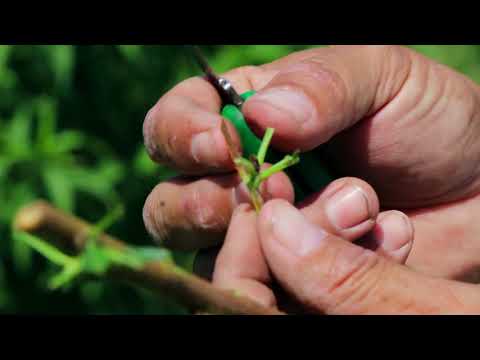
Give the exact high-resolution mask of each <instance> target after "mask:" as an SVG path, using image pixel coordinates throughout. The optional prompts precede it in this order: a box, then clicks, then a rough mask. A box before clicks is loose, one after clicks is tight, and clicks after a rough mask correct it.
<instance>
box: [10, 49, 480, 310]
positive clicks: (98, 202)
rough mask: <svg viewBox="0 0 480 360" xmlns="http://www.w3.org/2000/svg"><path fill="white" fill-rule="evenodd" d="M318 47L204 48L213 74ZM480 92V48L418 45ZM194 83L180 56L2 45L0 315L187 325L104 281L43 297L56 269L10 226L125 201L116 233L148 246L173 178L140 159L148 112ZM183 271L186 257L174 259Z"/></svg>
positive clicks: (165, 306)
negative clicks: (153, 216)
mask: <svg viewBox="0 0 480 360" xmlns="http://www.w3.org/2000/svg"><path fill="white" fill-rule="evenodd" d="M309 47H312V46H302V45H284V46H279V45H275V46H266V45H258V46H255V45H249V46H207V47H204V50H205V52H206V54H207V55H208V57H209V58H210V60H211V63H212V65H213V67H214V68H215V69H216V70H217V71H218V72H222V71H225V70H228V69H230V68H232V67H235V66H241V65H247V64H248V65H255V64H261V63H264V62H268V61H272V60H274V59H276V58H278V57H281V56H285V55H287V54H289V53H291V52H293V51H297V50H301V49H305V48H309ZM412 47H413V48H415V49H416V50H418V51H420V52H422V53H423V54H425V55H427V56H429V57H431V58H433V59H436V60H437V61H440V62H442V63H444V64H446V65H449V66H452V67H453V68H455V69H457V70H459V71H461V72H463V73H465V74H466V75H468V76H469V77H471V78H472V79H473V80H475V81H477V82H479V81H480V46H477V45H475V46H460V45H458V46H457V45H455V46H438V45H435V46H429V45H420V46H412ZM193 75H198V70H197V68H196V67H195V66H194V65H193V64H192V63H191V61H190V59H189V58H187V56H186V54H185V52H184V49H183V48H182V47H181V46H113V45H112V46H0V204H1V205H0V312H1V313H48V314H55V313H59V314H65V313H69V314H182V313H185V311H184V309H183V308H182V307H181V306H179V305H178V304H175V303H174V302H172V301H170V300H169V299H167V298H159V297H158V296H154V295H152V294H150V293H148V292H146V291H143V290H139V289H135V288H132V287H130V286H126V285H120V284H118V283H111V282H106V281H84V282H77V283H76V285H75V286H73V287H72V288H70V289H68V290H64V291H57V292H51V291H48V290H46V285H45V284H46V280H47V278H48V276H50V275H51V274H52V272H54V271H56V270H57V269H56V268H55V267H54V266H53V265H51V264H49V263H47V262H46V261H45V260H44V259H43V258H42V257H40V256H39V255H37V254H35V253H33V252H32V251H31V250H30V249H29V248H28V247H26V245H23V243H19V242H14V241H13V240H11V236H10V224H11V221H12V218H13V216H14V214H15V212H16V210H17V209H18V208H19V207H20V206H22V205H24V204H26V203H28V202H30V201H32V200H34V199H37V198H44V199H47V200H49V201H51V202H53V203H54V204H55V205H57V206H58V207H60V208H63V209H65V210H67V211H71V212H74V213H75V214H77V215H78V216H80V217H83V218H85V219H86V220H88V221H91V222H95V221H97V220H98V219H99V218H100V217H102V216H103V215H104V214H105V213H106V212H107V211H108V209H109V208H110V207H111V206H112V205H113V204H116V203H117V202H119V201H120V202H121V203H122V204H123V205H124V206H125V208H126V215H125V216H124V218H123V219H122V220H121V221H119V222H118V223H117V224H116V225H114V227H113V228H112V229H111V231H110V232H111V233H112V234H114V235H117V236H119V237H120V238H121V239H123V240H125V241H128V242H129V243H132V244H141V245H151V240H150V239H149V237H148V236H147V234H146V232H145V230H144V227H143V222H142V206H143V201H144V199H145V198H146V196H147V194H148V193H149V191H150V190H151V188H153V186H154V185H155V184H156V183H158V182H159V181H161V180H162V179H164V178H166V177H169V176H171V175H172V173H171V172H170V171H169V170H168V169H166V168H162V167H160V166H158V165H156V164H154V163H152V162H151V161H150V160H149V158H148V156H147V155H146V153H145V151H144V149H143V142H142V141H143V139H142V122H143V119H144V116H145V114H146V112H147V111H148V109H149V108H150V107H151V106H152V105H153V104H154V103H155V102H156V101H157V100H158V98H159V97H160V96H162V94H164V93H165V92H166V91H167V90H168V89H169V88H171V87H172V86H173V85H175V84H176V83H177V82H179V81H181V80H183V79H185V78H187V77H190V76H193ZM174 256H175V259H176V260H177V261H178V262H179V263H180V264H183V263H185V261H186V260H185V259H187V258H188V257H187V256H186V254H181V253H175V254H174Z"/></svg>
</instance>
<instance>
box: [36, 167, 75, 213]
mask: <svg viewBox="0 0 480 360" xmlns="http://www.w3.org/2000/svg"><path fill="white" fill-rule="evenodd" d="M42 175H43V181H44V182H45V188H46V190H47V193H48V195H49V198H50V199H51V200H52V201H53V203H54V204H55V205H56V206H58V207H59V208H60V209H63V210H65V211H67V212H73V209H74V203H75V198H74V197H75V193H74V187H73V183H72V179H71V178H68V177H67V176H66V174H65V171H64V169H62V168H59V167H57V166H49V167H47V168H46V169H44V171H43V173H42Z"/></svg>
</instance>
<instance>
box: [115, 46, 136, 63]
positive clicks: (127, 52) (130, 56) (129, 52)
mask: <svg viewBox="0 0 480 360" xmlns="http://www.w3.org/2000/svg"><path fill="white" fill-rule="evenodd" d="M117 48H118V50H119V51H120V52H121V53H122V55H123V56H125V57H126V58H127V60H129V61H132V62H133V61H135V60H137V59H138V58H139V56H140V55H141V53H142V46H141V45H117Z"/></svg>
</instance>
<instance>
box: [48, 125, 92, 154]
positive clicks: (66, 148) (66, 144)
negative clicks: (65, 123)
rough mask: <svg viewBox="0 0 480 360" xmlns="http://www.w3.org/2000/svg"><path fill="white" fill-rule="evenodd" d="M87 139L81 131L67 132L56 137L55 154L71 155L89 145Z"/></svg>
mask: <svg viewBox="0 0 480 360" xmlns="http://www.w3.org/2000/svg"><path fill="white" fill-rule="evenodd" d="M87 142H88V139H87V137H86V136H85V135H84V134H82V133H81V132H79V131H74V130H65V131H62V132H61V133H59V134H57V135H56V137H55V152H56V153H59V154H61V153H69V152H72V151H75V150H80V149H81V148H82V147H84V146H85V145H87Z"/></svg>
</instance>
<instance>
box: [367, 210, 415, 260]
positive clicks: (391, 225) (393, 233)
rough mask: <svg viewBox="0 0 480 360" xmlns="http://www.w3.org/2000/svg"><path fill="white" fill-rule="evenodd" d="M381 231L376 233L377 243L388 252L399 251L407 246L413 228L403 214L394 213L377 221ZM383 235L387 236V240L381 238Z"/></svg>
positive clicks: (411, 236)
mask: <svg viewBox="0 0 480 360" xmlns="http://www.w3.org/2000/svg"><path fill="white" fill-rule="evenodd" d="M377 224H378V225H380V227H381V228H382V231H381V232H380V233H376V234H375V235H376V238H377V241H379V242H380V243H381V247H382V248H383V249H385V250H386V251H389V252H394V251H398V250H401V249H402V248H403V247H404V246H406V245H409V243H410V241H411V239H412V238H413V227H412V224H411V223H410V221H409V220H408V218H407V217H406V215H405V214H403V213H401V212H399V211H395V212H393V211H392V212H391V213H389V214H387V215H386V216H385V217H381V218H379V219H377ZM383 234H388V239H384V238H383Z"/></svg>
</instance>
